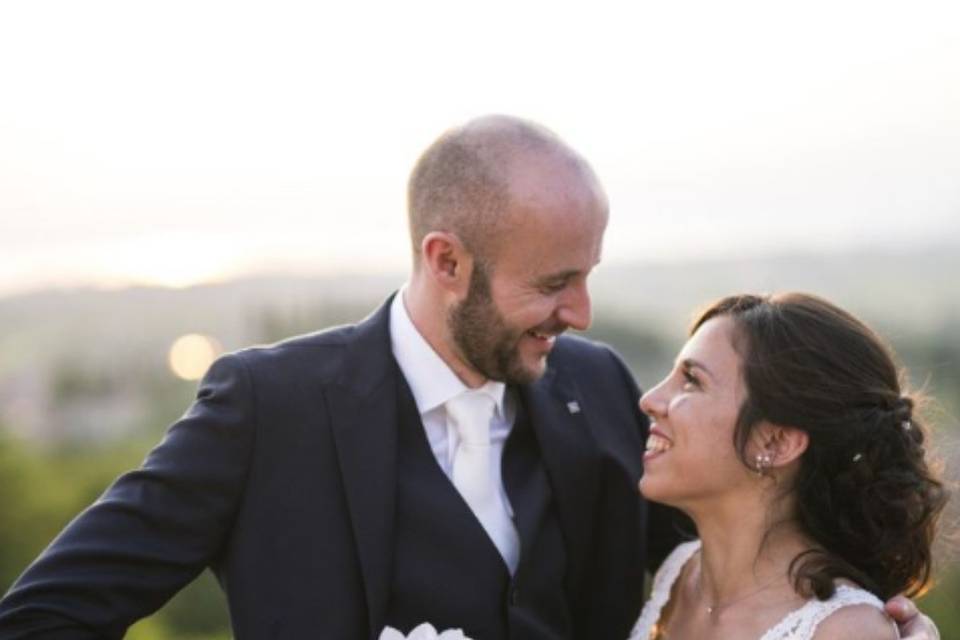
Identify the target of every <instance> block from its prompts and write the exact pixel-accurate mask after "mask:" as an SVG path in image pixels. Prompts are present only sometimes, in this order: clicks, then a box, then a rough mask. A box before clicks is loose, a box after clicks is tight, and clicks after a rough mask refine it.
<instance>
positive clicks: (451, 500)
mask: <svg viewBox="0 0 960 640" xmlns="http://www.w3.org/2000/svg"><path fill="white" fill-rule="evenodd" d="M400 385H401V389H400V393H399V394H398V397H399V398H400V400H399V404H400V406H399V412H398V413H399V415H400V423H401V424H400V433H399V438H398V446H399V451H398V453H399V456H398V458H399V460H398V465H397V494H396V500H397V502H396V509H397V511H396V524H395V538H396V544H395V547H394V556H393V557H394V568H393V582H392V586H391V595H390V603H389V606H388V609H387V615H386V620H385V623H386V624H388V625H390V626H392V627H394V628H397V629H400V630H401V631H403V632H404V633H409V632H410V630H411V629H412V628H413V627H415V626H417V625H418V624H420V623H423V622H429V623H431V624H432V625H433V626H434V627H436V628H437V630H438V631H442V630H443V629H446V628H461V629H463V630H464V633H465V634H466V635H467V636H469V637H471V638H473V639H474V640H508V639H509V640H527V639H529V640H534V639H536V640H548V639H549V640H554V639H559V638H570V637H572V635H573V631H572V627H573V623H572V621H571V618H570V605H569V602H568V599H567V594H566V592H565V591H564V573H565V567H566V550H565V547H564V544H563V538H562V535H561V532H560V527H559V523H558V520H557V517H556V513H555V509H554V507H553V504H552V496H551V491H550V486H549V484H548V482H547V476H546V473H545V471H544V468H543V465H542V463H541V459H540V450H539V446H538V444H537V440H536V437H535V434H534V431H533V429H532V428H531V427H530V424H529V421H528V419H527V417H526V412H525V411H524V410H523V408H522V407H519V410H518V412H517V413H518V415H517V419H516V422H515V424H514V427H513V430H512V431H511V433H510V437H509V438H508V439H507V443H506V445H505V447H504V454H503V461H502V475H503V481H504V486H505V487H506V490H507V495H508V497H509V499H510V504H511V506H512V508H513V512H514V522H515V524H516V525H517V529H518V532H519V534H520V545H521V546H520V565H519V567H518V569H517V573H516V575H515V576H513V577H512V578H511V576H510V574H509V572H508V571H507V567H506V565H505V564H504V562H503V559H502V558H501V556H500V554H499V552H498V551H497V548H496V547H495V546H494V545H493V542H491V540H490V538H489V537H488V536H487V533H486V531H484V529H483V527H482V526H481V524H480V522H479V521H478V520H477V519H476V517H475V516H474V514H473V512H472V511H471V510H470V507H469V506H467V504H466V502H464V500H463V498H462V497H461V496H460V493H459V492H458V491H457V489H456V488H455V487H454V486H453V483H452V482H451V481H450V480H449V479H448V478H447V476H446V475H445V474H444V473H443V470H442V469H441V468H440V466H439V465H438V464H437V461H436V459H435V458H434V456H433V452H432V451H431V450H430V445H429V443H428V441H427V437H426V433H425V432H424V428H423V424H422V422H421V420H420V415H419V412H418V411H417V408H416V405H415V403H414V401H413V397H412V395H411V393H410V391H409V389H408V388H407V386H406V384H405V383H404V382H403V381H401V383H400Z"/></svg>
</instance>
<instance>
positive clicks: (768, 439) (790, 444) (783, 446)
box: [754, 423, 810, 468]
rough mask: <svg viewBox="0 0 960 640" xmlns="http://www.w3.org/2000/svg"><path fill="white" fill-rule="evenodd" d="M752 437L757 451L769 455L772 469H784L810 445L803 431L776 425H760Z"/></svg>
mask: <svg viewBox="0 0 960 640" xmlns="http://www.w3.org/2000/svg"><path fill="white" fill-rule="evenodd" d="M754 436H755V438H754V442H755V444H756V446H757V449H758V450H759V451H760V452H761V453H767V454H769V455H770V462H771V466H772V467H773V468H777V467H785V466H787V465H789V464H790V463H791V462H793V461H794V460H797V459H799V458H800V456H802V455H803V452H804V451H806V450H807V447H808V446H809V445H810V436H809V435H808V434H807V432H806V431H804V430H803V429H797V428H796V427H785V426H783V425H778V424H770V423H764V424H761V425H759V426H758V427H757V429H756V431H755V432H754Z"/></svg>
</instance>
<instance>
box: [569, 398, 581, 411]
mask: <svg viewBox="0 0 960 640" xmlns="http://www.w3.org/2000/svg"><path fill="white" fill-rule="evenodd" d="M567 410H568V411H569V412H570V413H580V404H579V403H577V401H576V400H571V401H570V402H568V403H567Z"/></svg>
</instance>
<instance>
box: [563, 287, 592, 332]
mask: <svg viewBox="0 0 960 640" xmlns="http://www.w3.org/2000/svg"><path fill="white" fill-rule="evenodd" d="M557 317H558V318H559V319H560V321H561V322H563V323H564V324H565V325H567V326H568V327H570V328H571V329H576V330H577V331H586V330H587V329H588V328H589V327H590V323H591V322H592V321H593V311H592V309H591V308H590V292H589V291H587V285H586V283H585V282H581V283H578V284H575V285H573V286H571V287H569V288H568V289H567V291H566V292H565V294H564V296H563V298H562V299H561V301H560V307H559V309H558V310H557Z"/></svg>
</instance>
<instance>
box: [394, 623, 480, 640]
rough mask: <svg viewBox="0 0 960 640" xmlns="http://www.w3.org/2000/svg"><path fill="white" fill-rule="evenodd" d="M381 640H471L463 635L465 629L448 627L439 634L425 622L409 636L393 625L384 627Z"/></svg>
mask: <svg viewBox="0 0 960 640" xmlns="http://www.w3.org/2000/svg"><path fill="white" fill-rule="evenodd" d="M380 640H470V638H468V637H467V636H465V635H463V629H447V630H446V631H444V632H443V633H440V634H438V633H437V630H436V629H434V628H433V625H431V624H430V623H428V622H424V623H423V624H421V625H420V626H419V627H417V628H416V629H414V630H413V631H411V632H410V635H408V636H405V635H403V634H402V633H401V632H399V631H397V630H396V629H394V628H393V627H384V629H383V631H381V632H380Z"/></svg>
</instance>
